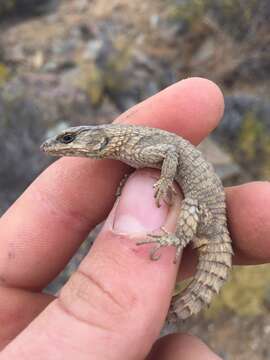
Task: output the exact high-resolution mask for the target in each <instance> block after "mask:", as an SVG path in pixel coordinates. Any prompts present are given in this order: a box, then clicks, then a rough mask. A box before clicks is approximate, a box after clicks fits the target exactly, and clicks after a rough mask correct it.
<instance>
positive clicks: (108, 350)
mask: <svg viewBox="0 0 270 360" xmlns="http://www.w3.org/2000/svg"><path fill="white" fill-rule="evenodd" d="M158 176H159V173H158V172H156V171H151V170H141V171H137V172H135V173H134V174H133V175H132V176H131V177H130V178H129V180H128V181H127V183H126V185H125V187H124V189H123V191H122V195H121V197H120V198H119V199H118V200H117V201H116V204H115V206H114V208H113V210H112V211H111V213H110V215H109V217H108V219H107V220H106V222H105V224H104V226H103V229H102V231H101V233H100V235H99V236H98V237H97V239H96V241H95V243H94V245H93V247H92V249H91V251H90V252H89V254H88V255H87V256H86V258H85V259H84V260H83V262H82V263H81V264H80V266H79V268H78V270H77V271H76V272H75V273H74V274H73V275H72V277H71V278H70V280H69V281H68V283H67V284H66V285H65V286H64V288H63V289H62V291H61V294H60V296H59V298H58V299H57V300H55V301H54V302H53V303H51V304H50V305H49V306H48V307H47V308H46V309H45V311H44V312H43V313H42V314H41V315H40V316H39V317H38V318H36V319H35V320H34V321H33V322H32V324H31V325H30V326H29V327H28V328H27V329H26V330H25V331H24V332H23V333H21V335H20V336H18V337H17V338H16V339H15V341H13V343H12V344H10V345H9V346H8V347H7V348H6V349H5V351H4V352H3V353H2V354H3V356H4V357H3V358H1V359H17V358H18V359H19V358H20V356H21V353H22V351H23V354H24V355H25V357H26V355H27V356H28V358H29V359H31V356H32V358H35V357H34V356H37V354H38V353H39V352H40V353H41V354H42V355H39V357H38V358H40V359H43V358H44V359H55V358H57V359H58V358H59V359H62V358H63V359H74V358H75V357H77V358H78V359H89V356H92V358H97V359H126V358H129V359H142V358H144V357H145V356H146V355H147V354H148V352H149V351H150V349H151V347H152V345H153V342H154V341H155V340H156V338H157V337H158V335H159V333H160V330H161V327H162V325H163V322H164V319H165V317H166V313H167V311H168V306H169V303H170V298H171V294H172V291H173V288H174V283H175V277H176V273H177V266H176V265H175V264H174V263H173V260H174V251H175V250H174V249H172V248H164V249H162V250H161V258H160V260H159V261H152V260H151V259H150V257H149V250H150V249H151V247H153V244H151V245H144V246H136V242H137V241H138V240H142V239H144V238H145V237H146V234H147V233H149V232H151V231H154V230H156V229H158V228H160V226H162V225H164V226H165V227H166V229H167V230H169V231H173V230H174V227H175V222H176V218H177V215H178V213H179V208H180V196H178V197H176V201H175V202H174V205H173V206H172V207H170V208H168V206H167V205H165V204H163V205H162V206H161V207H160V208H157V206H156V204H155V201H154V197H153V184H154V183H155V182H156V178H157V177H158ZM33 339H35V341H33ZM40 356H41V357H40Z"/></svg>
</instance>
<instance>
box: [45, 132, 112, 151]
mask: <svg viewBox="0 0 270 360" xmlns="http://www.w3.org/2000/svg"><path fill="white" fill-rule="evenodd" d="M108 143H109V136H108V134H106V127H105V126H102V125H101V126H78V127H72V128H69V129H66V130H64V131H62V132H61V133H59V134H58V135H57V136H55V137H53V138H50V139H48V140H46V141H45V142H44V143H43V144H42V145H41V150H43V151H44V152H46V153H48V154H50V155H55V156H85V157H90V158H102V157H103V155H104V154H105V152H106V148H107V144H108Z"/></svg>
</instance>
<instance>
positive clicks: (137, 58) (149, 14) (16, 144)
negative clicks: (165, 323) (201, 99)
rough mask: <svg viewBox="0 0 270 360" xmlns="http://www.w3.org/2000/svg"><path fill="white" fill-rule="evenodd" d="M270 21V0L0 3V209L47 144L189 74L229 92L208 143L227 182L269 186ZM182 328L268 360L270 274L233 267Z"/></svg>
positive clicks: (219, 348)
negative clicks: (50, 138) (203, 308)
mask: <svg viewBox="0 0 270 360" xmlns="http://www.w3.org/2000/svg"><path fill="white" fill-rule="evenodd" d="M269 19H270V2H269V0H189V1H185V0H148V1H128V0H110V1H108V0H69V1H68V0H66V1H65V0H62V1H61V0H58V1H57V0H5V1H1V2H0V154H1V162H0V212H1V213H3V212H4V211H5V210H6V209H7V207H8V206H9V205H10V204H11V203H12V202H13V201H14V200H15V199H16V198H17V197H18V196H19V195H20V194H21V193H22V191H23V190H24V189H25V188H26V187H27V186H28V185H29V183H30V182H31V181H32V180H33V179H34V178H35V177H36V176H37V175H38V174H39V173H40V172H41V171H42V170H43V169H44V168H45V167H46V166H47V165H48V164H49V162H50V161H51V159H49V158H47V157H46V156H44V155H43V154H42V153H40V151H39V145H40V143H41V142H42V141H43V140H44V139H45V138H46V137H47V136H49V135H52V134H54V133H56V132H57V131H59V130H60V129H63V128H65V127H67V126H70V125H79V124H98V123H106V122H111V121H112V120H113V119H114V118H115V117H116V116H117V115H118V114H120V113H121V112H122V111H124V110H126V109H128V108H129V107H131V106H132V105H134V104H136V103H137V102H139V101H141V100H143V99H145V98H147V97H148V96H151V95H153V94H155V93H156V92H158V91H159V90H161V89H163V88H164V87H166V86H168V85H170V84H172V83H174V82H175V81H178V80H180V79H182V78H185V77H187V76H203V77H207V78H209V79H211V80H213V81H215V82H216V83H217V84H218V85H219V86H220V87H221V88H222V90H223V92H224V95H225V101H226V109H225V115H224V118H223V121H222V123H221V125H220V126H219V128H218V129H217V130H216V131H215V132H214V134H213V135H212V136H211V138H209V139H207V140H206V141H204V142H203V143H202V144H201V145H200V146H201V149H202V151H203V152H204V153H205V156H206V157H207V158H208V159H209V160H210V161H212V162H213V163H214V165H215V167H216V169H217V171H218V173H219V174H220V176H221V177H222V179H223V181H224V184H226V185H232V184H239V183H242V182H245V181H249V180H258V179H261V180H267V179H268V180H269V177H270V135H269V134H270V105H269V98H270V80H269V75H270V22H269ZM187 121H188V119H187ZM92 239H93V235H91V236H90V237H89V239H88V241H87V242H85V243H84V244H83V245H82V247H81V248H80V250H79V251H78V253H77V254H76V255H75V256H74V258H73V260H72V261H71V262H70V263H69V265H68V267H67V268H66V269H65V271H64V272H63V273H62V274H61V275H60V276H59V277H58V278H57V279H56V280H55V281H54V282H53V283H52V284H51V285H50V286H49V287H48V290H49V291H51V292H55V291H57V289H58V288H59V286H61V284H63V283H64V282H65V281H66V279H67V277H68V275H69V274H70V273H71V272H72V271H73V270H74V268H75V267H76V266H77V265H78V263H79V261H80V260H81V258H82V256H83V255H84V254H85V252H86V251H87V250H88V248H89V246H90V244H91V241H92ZM179 329H180V330H188V331H190V332H192V333H194V334H196V335H199V336H200V337H201V338H203V339H204V340H205V341H206V342H207V343H208V344H209V345H210V346H212V347H213V349H214V350H215V351H216V352H217V353H219V354H220V355H221V356H222V357H223V358H224V359H228V360H231V359H236V360H243V359H253V360H257V359H258V360H259V359H260V360H261V359H269V358H270V267H269V266H268V265H262V266H254V267H235V269H234V270H233V272H232V275H231V280H230V281H229V282H228V283H227V285H226V286H225V287H224V290H223V291H222V293H221V296H219V297H218V298H217V299H216V300H215V301H214V303H213V304H212V305H211V307H210V308H209V309H208V310H207V311H205V312H204V313H203V314H201V315H200V316H199V317H196V318H195V319H191V320H188V321H187V322H186V323H185V324H180V325H179Z"/></svg>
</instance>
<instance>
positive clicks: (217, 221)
mask: <svg viewBox="0 0 270 360" xmlns="http://www.w3.org/2000/svg"><path fill="white" fill-rule="evenodd" d="M41 148H42V150H43V151H45V152H46V153H48V154H50V155H56V156H81V157H89V158H94V159H105V158H106V159H115V160H120V161H122V162H124V163H126V164H128V165H130V166H132V167H133V168H145V167H150V168H156V169H160V170H161V175H160V178H159V179H158V180H157V181H156V183H155V184H154V197H155V200H156V204H157V206H160V204H161V201H165V202H170V201H172V200H173V196H174V193H175V189H174V185H173V182H174V181H176V183H178V184H179V186H180V188H181V190H182V192H183V195H184V199H183V201H182V204H181V211H180V214H179V216H178V219H177V224H176V230H175V232H174V233H168V232H167V231H166V230H165V229H161V231H162V233H161V234H154V233H153V234H148V235H147V237H146V239H144V240H142V241H139V242H138V243H137V245H142V244H147V243H154V244H156V245H155V246H154V247H153V248H152V250H151V254H150V257H151V259H152V260H158V258H159V256H157V255H156V253H157V251H158V250H159V249H160V248H162V247H165V246H174V247H175V248H176V254H175V259H174V261H175V262H176V261H177V259H178V258H179V256H180V254H181V252H182V250H183V249H184V248H185V247H186V245H187V244H189V243H192V245H193V248H195V249H197V251H198V264H197V268H196V272H195V275H194V277H193V279H192V280H191V282H190V283H189V285H188V286H187V287H186V288H185V289H184V290H183V291H182V292H181V293H180V294H178V295H176V296H173V298H172V301H171V306H170V310H169V314H168V317H167V320H169V321H176V320H178V319H183V320H184V319H186V318H188V317H189V316H191V315H193V314H196V313H198V312H199V311H200V310H201V309H202V308H203V307H204V306H205V305H209V304H210V302H211V300H212V298H213V297H214V295H215V294H217V293H218V292H219V290H220V288H221V287H222V285H223V283H224V282H225V281H226V279H227V277H228V275H229V271H230V268H231V265H232V255H233V250H232V241H231V237H230V233H229V230H228V226H227V216H226V201H225V192H224V188H223V185H222V182H221V180H220V178H219V177H218V176H217V174H216V173H215V171H214V168H213V166H212V164H210V163H209V162H207V161H206V160H205V159H204V158H203V155H202V153H201V152H200V151H199V150H198V149H197V148H196V147H195V146H193V145H192V144H191V143H190V142H189V141H188V140H186V139H184V138H182V137H180V136H178V135H176V134H174V133H171V132H168V131H165V130H161V129H157V128H150V127H146V126H138V125H128V124H126V125H125V124H108V125H96V126H93V125H91V126H90V125H89V126H77V127H71V128H68V129H66V130H64V131H62V132H60V133H59V134H58V135H57V136H55V137H53V138H50V139H48V140H47V141H45V142H44V143H43V144H42V145H41Z"/></svg>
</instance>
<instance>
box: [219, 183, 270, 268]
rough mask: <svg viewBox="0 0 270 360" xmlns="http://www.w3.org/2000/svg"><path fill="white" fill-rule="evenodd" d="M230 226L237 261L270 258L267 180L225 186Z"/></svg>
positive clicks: (260, 260)
mask: <svg viewBox="0 0 270 360" xmlns="http://www.w3.org/2000/svg"><path fill="white" fill-rule="evenodd" d="M226 194H227V204H228V213H229V228H230V232H231V236H232V239H233V244H234V247H235V249H236V254H237V256H236V259H235V261H236V262H237V263H263V262H266V261H269V259H270V241H269V236H270V223H269V219H270V182H267V181H265V182H263V181H257V182H252V183H248V184H243V185H239V186H234V187H231V188H228V189H226Z"/></svg>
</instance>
